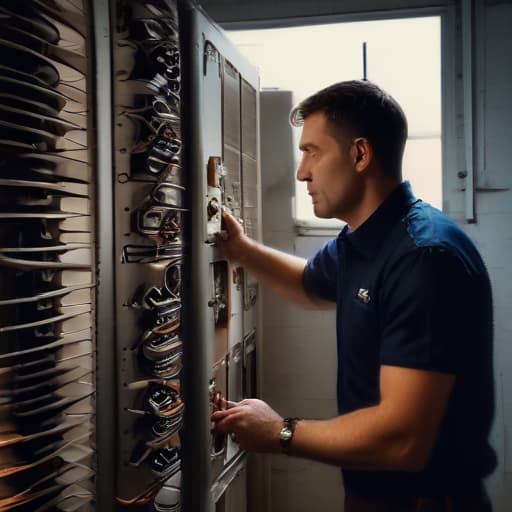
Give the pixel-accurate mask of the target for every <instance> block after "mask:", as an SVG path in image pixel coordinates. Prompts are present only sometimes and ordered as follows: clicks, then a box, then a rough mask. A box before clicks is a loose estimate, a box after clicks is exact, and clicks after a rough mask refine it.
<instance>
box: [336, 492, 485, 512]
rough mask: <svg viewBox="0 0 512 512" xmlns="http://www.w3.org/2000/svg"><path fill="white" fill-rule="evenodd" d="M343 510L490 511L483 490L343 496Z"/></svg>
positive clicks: (387, 511)
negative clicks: (453, 493)
mask: <svg viewBox="0 0 512 512" xmlns="http://www.w3.org/2000/svg"><path fill="white" fill-rule="evenodd" d="M344 512H492V506H491V503H490V501H489V498H488V497H487V495H486V494H485V492H482V493H478V494H476V495H473V496H462V497H461V496H457V497H453V496H440V497H430V496H420V497H410V498H409V497H407V498H375V499H373V498H371V499H370V498H361V497H359V496H345V508H344Z"/></svg>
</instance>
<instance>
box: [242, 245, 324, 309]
mask: <svg viewBox="0 0 512 512" xmlns="http://www.w3.org/2000/svg"><path fill="white" fill-rule="evenodd" d="M244 245H245V246H244V250H243V251H240V253H239V254H238V257H237V260H238V262H239V263H240V264H241V265H242V266H243V267H244V268H245V269H247V271H249V272H250V273H251V274H252V275H253V276H254V277H255V278H256V279H257V280H258V281H260V282H262V283H263V284H264V285H266V286H268V287H270V288H271V289H272V290H274V291H275V292H276V293H277V294H279V295H280V296H281V297H283V298H285V299H287V300H289V301H290V302H292V303H293V304H295V305H297V306H301V307H303V308H308V309H328V308H331V307H333V305H334V303H331V302H328V301H324V300H322V299H319V298H317V297H312V296H310V295H309V294H308V293H307V292H306V291H305V289H304V285H303V282H302V277H303V274H304V267H305V265H306V260H305V259H303V258H299V257H297V256H293V255H291V254H286V253H284V252H281V251H278V250H276V249H272V248H270V247H266V246H264V245H262V244H260V243H258V242H255V241H254V240H250V239H246V241H245V244H244Z"/></svg>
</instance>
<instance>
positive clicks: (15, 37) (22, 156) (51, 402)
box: [0, 0, 95, 512]
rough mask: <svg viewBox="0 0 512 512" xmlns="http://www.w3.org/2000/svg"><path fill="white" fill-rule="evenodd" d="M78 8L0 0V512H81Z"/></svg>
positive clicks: (87, 307) (85, 323) (87, 370)
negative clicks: (57, 511) (14, 511)
mask: <svg viewBox="0 0 512 512" xmlns="http://www.w3.org/2000/svg"><path fill="white" fill-rule="evenodd" d="M87 9H88V5H87V4H86V2H85V1H83V0H33V1H31V2H20V1H18V0H2V2H0V55H1V59H0V510H2V511H7V510H16V511H20V512H21V511H30V512H36V511H37V512H43V511H46V510H48V511H49V510H52V511H53V510H62V511H68V510H69V511H70V510H73V511H80V512H85V511H89V510H93V509H94V508H93V503H94V471H93V468H94V465H95V453H94V449H93V446H94V445H93V443H92V441H91V439H92V436H93V425H94V412H95V404H94V392H95V386H94V373H93V370H94V358H93V354H94V340H93V337H92V331H93V329H92V326H93V324H94V286H93V283H94V281H95V276H94V270H93V269H94V242H95V241H94V235H93V233H94V232H93V226H92V222H91V218H92V214H93V209H94V206H93V205H94V197H93V185H94V173H93V172H92V167H91V165H90V164H91V151H90V150H89V147H88V134H89V133H90V132H89V130H90V129H91V118H90V116H89V115H88V109H89V105H90V102H91V98H90V95H89V94H88V85H89V84H88V65H89V59H88V45H87V36H88V31H89V27H88V24H87V19H88V16H87Z"/></svg>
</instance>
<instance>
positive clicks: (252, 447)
mask: <svg viewBox="0 0 512 512" xmlns="http://www.w3.org/2000/svg"><path fill="white" fill-rule="evenodd" d="M211 419H212V421H213V422H214V423H215V430H218V431H219V432H224V433H226V434H230V435H231V436H233V437H234V440H235V441H236V442H237V443H238V444H239V445H240V447H241V448H242V449H243V450H245V451H248V452H279V450H280V444H279V432H280V430H281V428H282V426H283V418H282V417H281V416H279V414H277V412H276V411H274V410H273V409H272V408H271V407H270V406H269V405H268V404H266V403H265V402H263V401H261V400H256V399H246V400H242V401H241V402H239V403H238V404H236V405H235V406H233V407H231V408H229V409H226V410H224V411H216V412H214V413H213V414H212V418H211Z"/></svg>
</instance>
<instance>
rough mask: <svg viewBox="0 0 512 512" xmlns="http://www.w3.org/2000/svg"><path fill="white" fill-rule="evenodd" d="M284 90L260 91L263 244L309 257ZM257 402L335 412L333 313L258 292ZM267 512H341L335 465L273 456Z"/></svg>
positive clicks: (317, 241)
mask: <svg viewBox="0 0 512 512" xmlns="http://www.w3.org/2000/svg"><path fill="white" fill-rule="evenodd" d="M291 107H292V100H291V94H290V93H289V92H286V91H276V92H262V94H261V101H260V108H261V134H262V141H261V148H262V159H261V162H262V165H261V167H262V186H263V191H262V192H263V194H262V197H263V239H264V242H265V243H266V244H267V245H270V246H272V247H275V248H277V249H281V250H283V251H285V252H288V253H291V254H297V255H299V256H304V257H309V256H310V255H311V254H313V253H314V252H315V251H316V250H317V249H318V248H320V247H321V245H323V243H325V241H326V239H325V238H320V237H297V236H295V230H294V223H293V218H292V197H293V194H294V190H295V189H294V172H295V170H294V168H293V155H292V135H291V128H290V127H289V126H288V123H287V121H286V120H287V118H288V114H289V112H290V109H291ZM262 304H263V336H262V338H263V347H262V358H261V359H260V364H262V366H263V368H262V388H261V390H262V398H263V399H264V400H266V401H268V402H269V403H270V404H271V405H272V406H273V407H275V408H276V409H277V410H278V411H279V412H280V413H281V414H283V415H285V416H299V417H305V418H327V417H331V416H334V415H335V414H336V409H337V406H336V334H335V332H336V331H335V317H334V313H333V312H307V313H306V314H304V312H302V311H300V310H298V309H297V308H295V307H293V306H290V305H289V304H287V303H285V302H284V301H283V300H281V299H279V298H277V297H276V296H275V295H274V294H273V293H272V292H270V291H269V290H265V289H264V290H263V295H262ZM269 471H270V477H271V478H270V502H271V506H272V508H271V510H272V511H277V510H282V511H290V512H291V511H293V512H306V511H307V512H311V509H312V507H316V509H317V510H321V511H322V512H331V511H332V512H335V511H336V512H339V511H340V507H341V503H342V496H343V494H342V486H341V476H340V472H339V470H338V469H337V468H333V467H328V466H325V465H322V464H317V463H314V462H310V461H305V460H301V459H294V458H289V457H285V456H279V455H277V456H272V457H270V461H269Z"/></svg>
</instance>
